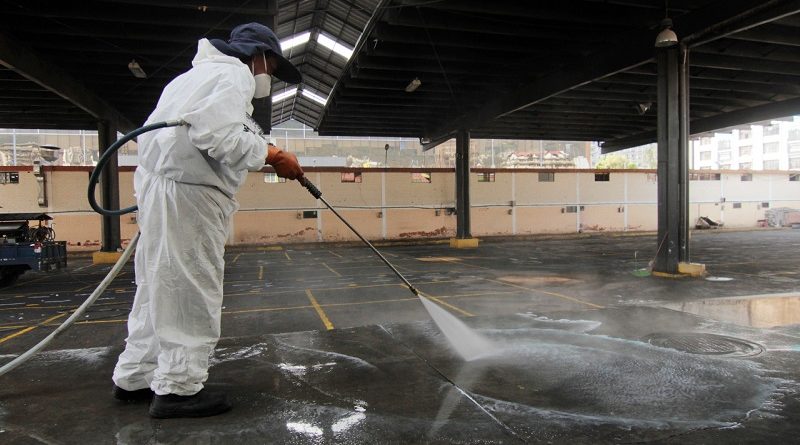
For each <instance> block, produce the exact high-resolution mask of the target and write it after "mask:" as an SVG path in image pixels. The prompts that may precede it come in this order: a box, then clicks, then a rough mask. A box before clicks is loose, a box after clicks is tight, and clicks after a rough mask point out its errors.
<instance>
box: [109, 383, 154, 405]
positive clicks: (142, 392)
mask: <svg viewBox="0 0 800 445" xmlns="http://www.w3.org/2000/svg"><path fill="white" fill-rule="evenodd" d="M111 395H113V396H114V398H115V399H117V400H119V401H121V402H149V401H150V400H151V399H152V398H153V396H154V395H155V394H154V393H153V391H152V390H151V389H150V388H144V389H137V390H135V391H127V390H125V389H122V388H120V387H119V386H117V385H114V389H113V390H112V391H111Z"/></svg>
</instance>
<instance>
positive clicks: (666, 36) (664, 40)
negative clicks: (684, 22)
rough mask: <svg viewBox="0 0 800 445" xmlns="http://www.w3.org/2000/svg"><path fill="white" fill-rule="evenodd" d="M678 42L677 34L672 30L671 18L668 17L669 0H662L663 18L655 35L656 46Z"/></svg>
mask: <svg viewBox="0 0 800 445" xmlns="http://www.w3.org/2000/svg"><path fill="white" fill-rule="evenodd" d="M677 43H678V35H677V34H675V31H673V30H672V19H671V18H669V0H664V20H662V21H661V32H659V33H658V35H657V36H656V48H667V47H669V46H672V45H676V44H677Z"/></svg>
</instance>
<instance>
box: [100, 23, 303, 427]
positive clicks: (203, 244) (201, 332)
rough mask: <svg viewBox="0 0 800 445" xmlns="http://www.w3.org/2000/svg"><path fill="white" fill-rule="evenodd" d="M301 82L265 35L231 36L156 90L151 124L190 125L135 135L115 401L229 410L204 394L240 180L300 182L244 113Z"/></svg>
mask: <svg viewBox="0 0 800 445" xmlns="http://www.w3.org/2000/svg"><path fill="white" fill-rule="evenodd" d="M271 75H274V76H275V77H278V78H279V79H281V80H283V81H286V82H288V83H298V82H299V81H300V73H299V72H298V71H297V68H295V67H294V66H293V65H292V64H291V63H290V62H289V61H288V60H287V59H285V58H284V57H283V55H282V52H281V46H280V42H279V41H278V38H277V37H276V36H275V33H273V32H272V30H271V29H269V28H268V27H266V26H263V25H261V24H258V23H249V24H246V25H240V26H238V27H236V28H235V29H234V30H233V31H232V32H231V36H230V40H228V41H227V42H226V41H223V40H216V39H212V40H207V39H202V40H200V41H199V42H198V44H197V55H196V56H195V57H194V60H193V61H192V68H191V69H190V70H189V71H187V72H186V73H184V74H181V75H180V76H178V77H177V78H176V79H174V80H173V81H172V82H170V83H169V85H167V86H166V88H164V91H163V93H162V94H161V98H160V99H159V101H158V105H157V106H156V109H155V111H153V113H152V114H151V115H150V117H149V118H148V120H147V124H150V123H154V122H160V121H165V120H171V119H183V120H184V121H186V122H187V123H188V124H189V125H188V126H181V127H170V128H164V129H161V130H157V131H153V132H150V133H145V134H143V135H142V136H139V165H138V167H137V168H136V174H135V176H134V188H135V190H136V199H137V202H138V205H139V217H138V222H139V227H140V230H141V238H140V240H139V245H138V246H137V249H136V284H137V289H136V297H135V299H134V303H133V309H132V310H131V313H130V316H129V317H128V337H127V339H126V345H125V351H124V352H123V353H122V354H121V355H120V356H119V360H118V362H117V366H116V368H115V369H114V376H113V380H114V391H113V395H114V397H115V398H116V399H119V400H123V401H137V400H150V399H152V401H151V403H150V415H151V416H152V417H156V418H169V417H203V416H212V415H216V414H220V413H223V412H225V411H227V410H229V409H230V405H229V404H228V402H227V400H226V397H225V395H224V394H222V393H214V392H211V391H208V390H205V389H203V382H205V381H206V379H207V378H208V366H209V364H208V361H209V356H210V355H211V353H212V352H213V350H214V347H215V346H216V344H217V341H218V340H219V336H220V322H221V320H220V316H221V309H222V280H223V271H224V267H225V262H224V260H223V254H224V253H225V240H226V239H227V238H228V227H229V225H228V222H229V221H230V218H231V216H232V215H233V213H234V212H235V211H236V210H237V209H238V203H237V202H236V199H235V198H234V195H235V194H236V192H237V190H239V187H240V186H241V185H242V184H243V183H244V181H245V178H246V177H247V172H248V171H258V170H260V169H261V168H262V167H263V166H264V164H265V163H266V164H269V165H272V167H273V168H274V169H275V171H276V172H277V174H278V176H281V177H284V178H288V179H297V178H299V177H302V175H303V170H302V169H301V168H300V165H299V164H298V162H297V158H296V157H295V156H294V155H292V154H290V153H286V152H283V151H281V150H279V149H278V148H276V147H274V146H272V145H270V146H269V147H268V145H267V141H266V140H265V139H264V136H263V133H262V132H261V129H260V128H259V127H258V125H257V124H256V123H255V121H253V120H252V118H251V117H250V114H251V113H252V111H253V106H252V104H251V101H252V99H253V98H263V97H267V96H268V95H269V93H270V76H271Z"/></svg>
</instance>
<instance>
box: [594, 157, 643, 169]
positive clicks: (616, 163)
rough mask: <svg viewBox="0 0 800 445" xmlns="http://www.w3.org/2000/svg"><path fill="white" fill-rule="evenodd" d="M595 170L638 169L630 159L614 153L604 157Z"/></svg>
mask: <svg viewBox="0 0 800 445" xmlns="http://www.w3.org/2000/svg"><path fill="white" fill-rule="evenodd" d="M595 168H600V169H625V168H636V164H635V163H633V162H630V161H629V160H628V158H626V157H625V156H623V155H621V154H617V153H612V154H607V155H605V156H603V158H602V159H600V162H598V163H597V166H596V167H595Z"/></svg>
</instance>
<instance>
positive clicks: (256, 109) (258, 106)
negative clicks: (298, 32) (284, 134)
mask: <svg viewBox="0 0 800 445" xmlns="http://www.w3.org/2000/svg"><path fill="white" fill-rule="evenodd" d="M265 3H266V5H267V16H266V17H265V18H264V23H263V25H264V26H267V27H269V28H270V29H271V30H273V31H275V33H276V34H277V32H278V29H277V28H276V27H275V16H277V15H278V0H266V2H265ZM272 93H273V92H270V94H269V96H267V97H265V98H263V99H253V120H254V121H256V123H258V125H259V126H260V127H261V130H263V131H264V134H269V133H270V131H272Z"/></svg>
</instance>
